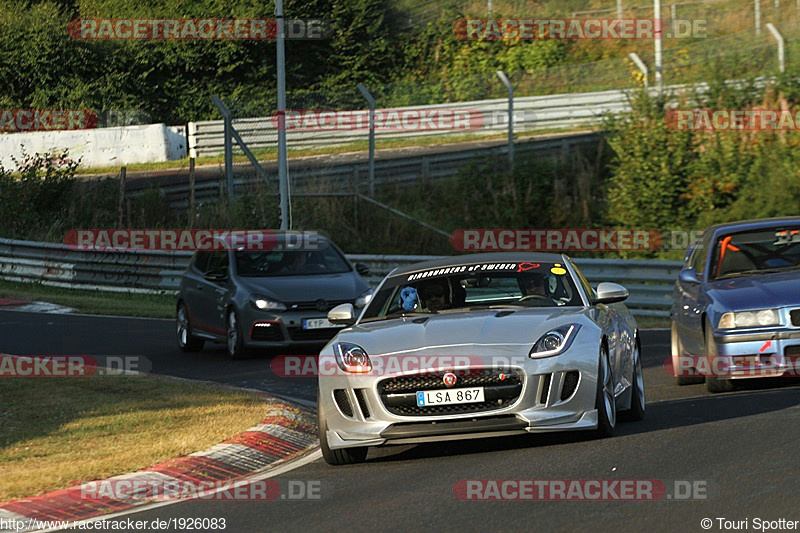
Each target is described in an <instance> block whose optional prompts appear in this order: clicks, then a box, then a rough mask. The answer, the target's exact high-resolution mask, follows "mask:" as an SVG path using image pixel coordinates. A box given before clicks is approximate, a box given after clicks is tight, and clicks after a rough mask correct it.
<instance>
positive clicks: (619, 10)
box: [617, 0, 622, 19]
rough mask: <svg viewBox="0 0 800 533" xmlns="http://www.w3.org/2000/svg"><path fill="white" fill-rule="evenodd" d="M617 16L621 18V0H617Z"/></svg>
mask: <svg viewBox="0 0 800 533" xmlns="http://www.w3.org/2000/svg"><path fill="white" fill-rule="evenodd" d="M617 18H618V19H622V0H617Z"/></svg>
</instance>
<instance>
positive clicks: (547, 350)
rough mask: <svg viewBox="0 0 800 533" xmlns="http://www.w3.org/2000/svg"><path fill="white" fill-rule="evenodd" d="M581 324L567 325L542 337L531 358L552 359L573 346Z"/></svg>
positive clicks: (532, 351)
mask: <svg viewBox="0 0 800 533" xmlns="http://www.w3.org/2000/svg"><path fill="white" fill-rule="evenodd" d="M580 328H581V326H580V324H567V325H566V326H560V327H557V328H555V329H551V330H550V331H548V332H547V333H545V334H544V335H542V336H541V337H540V338H539V340H538V341H536V344H534V345H533V349H532V350H531V352H530V353H529V354H528V355H529V356H530V357H550V356H553V355H558V354H560V353H562V352H564V351H565V350H566V349H567V348H569V346H570V344H572V341H573V339H575V335H576V334H577V333H578V330H579V329H580Z"/></svg>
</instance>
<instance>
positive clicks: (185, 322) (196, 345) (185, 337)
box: [175, 302, 205, 353]
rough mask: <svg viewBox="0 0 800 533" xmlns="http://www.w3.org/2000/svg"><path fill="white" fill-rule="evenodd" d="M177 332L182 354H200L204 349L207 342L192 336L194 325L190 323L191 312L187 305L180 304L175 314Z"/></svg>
mask: <svg viewBox="0 0 800 533" xmlns="http://www.w3.org/2000/svg"><path fill="white" fill-rule="evenodd" d="M175 330H176V337H177V341H178V348H180V350H181V351H182V352H187V353H188V352H199V351H200V350H202V349H203V345H204V344H205V341H204V340H203V339H198V338H197V337H195V336H194V335H192V324H191V323H190V322H189V311H188V310H187V309H186V304H184V303H183V302H180V303H179V304H178V310H177V312H176V313H175Z"/></svg>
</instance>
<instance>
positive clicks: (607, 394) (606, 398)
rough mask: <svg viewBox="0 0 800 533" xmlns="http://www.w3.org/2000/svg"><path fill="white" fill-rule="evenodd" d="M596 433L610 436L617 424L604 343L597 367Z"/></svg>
mask: <svg viewBox="0 0 800 533" xmlns="http://www.w3.org/2000/svg"><path fill="white" fill-rule="evenodd" d="M595 406H596V409H597V435H598V436H599V437H610V436H612V435H613V434H614V429H615V428H616V426H617V400H616V397H615V396H614V377H613V375H612V374H611V362H610V361H609V358H608V349H607V348H606V347H605V345H602V346H601V348H600V362H599V363H598V369H597V396H596V399H595Z"/></svg>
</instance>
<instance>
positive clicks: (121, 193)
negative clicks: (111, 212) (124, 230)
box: [117, 167, 127, 228]
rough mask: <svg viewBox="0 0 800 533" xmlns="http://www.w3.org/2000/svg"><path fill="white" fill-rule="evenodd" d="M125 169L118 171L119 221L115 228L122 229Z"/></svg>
mask: <svg viewBox="0 0 800 533" xmlns="http://www.w3.org/2000/svg"><path fill="white" fill-rule="evenodd" d="M126 174H127V169H126V168H125V167H122V168H120V169H119V220H118V224H117V227H118V228H121V227H122V217H123V215H124V214H125V176H126Z"/></svg>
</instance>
